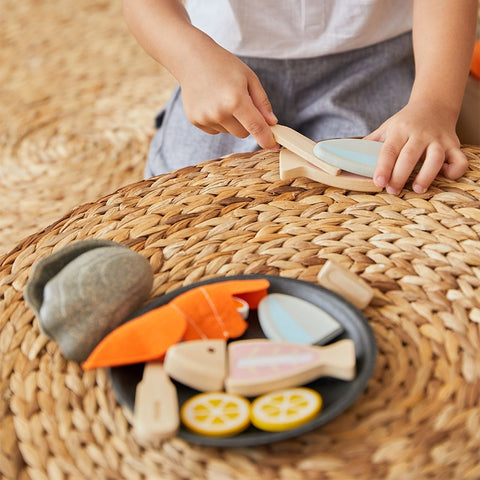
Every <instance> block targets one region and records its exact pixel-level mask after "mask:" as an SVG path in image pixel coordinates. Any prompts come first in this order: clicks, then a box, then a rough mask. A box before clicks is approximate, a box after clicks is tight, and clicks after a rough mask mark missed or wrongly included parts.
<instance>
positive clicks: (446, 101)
mask: <svg viewBox="0 0 480 480" xmlns="http://www.w3.org/2000/svg"><path fill="white" fill-rule="evenodd" d="M477 8H478V2H477V0H455V1H452V0H415V1H414V15H413V46H414V52H415V68H416V74H415V82H414V86H413V89H412V93H411V98H410V100H411V101H413V102H415V101H422V102H424V101H432V103H435V104H437V105H442V106H443V107H444V108H445V109H447V110H450V113H451V115H452V119H453V121H454V122H456V120H457V117H458V114H459V111H460V107H461V104H462V98H463V94H464V90H465V84H466V80H467V76H468V70H469V66H470V62H471V58H472V52H473V45H474V40H475V27H476V19H477Z"/></svg>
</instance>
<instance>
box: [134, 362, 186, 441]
mask: <svg viewBox="0 0 480 480" xmlns="http://www.w3.org/2000/svg"><path fill="white" fill-rule="evenodd" d="M133 421H134V427H135V434H136V435H137V438H138V439H139V440H140V441H142V442H149V441H153V440H164V439H167V438H170V437H173V436H174V435H175V434H176V433H177V430H178V427H179V425H180V418H179V413H178V398H177V389H176V388H175V385H174V384H173V383H172V381H171V380H170V378H169V377H168V376H167V374H166V373H165V370H164V369H163V366H162V364H161V363H160V362H149V363H147V364H145V368H144V370H143V377H142V380H141V382H140V383H138V385H137V389H136V393H135V408H134V411H133Z"/></svg>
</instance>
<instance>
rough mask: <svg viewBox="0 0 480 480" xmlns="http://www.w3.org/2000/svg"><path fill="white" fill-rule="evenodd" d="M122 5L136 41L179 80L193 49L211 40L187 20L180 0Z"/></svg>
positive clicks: (141, 0) (138, 0) (142, 0)
mask: <svg viewBox="0 0 480 480" xmlns="http://www.w3.org/2000/svg"><path fill="white" fill-rule="evenodd" d="M123 9H124V16H125V20H126V23H127V26H128V28H129V29H130V31H131V32H132V34H133V35H134V36H135V38H136V39H137V41H138V43H139V44H140V45H141V46H142V48H143V49H144V50H145V51H146V52H147V53H148V54H149V55H150V56H151V57H152V58H154V59H155V60H156V61H157V62H159V63H160V64H162V65H163V66H164V67H165V68H166V69H167V70H168V71H169V72H170V73H171V74H172V75H173V76H174V77H175V78H176V79H177V80H179V81H180V79H181V77H182V74H183V72H184V70H185V68H184V67H185V63H186V62H187V59H188V57H191V56H192V52H193V51H194V49H201V48H202V46H205V47H207V46H210V45H211V44H212V43H214V42H213V40H212V39H211V38H210V37H208V36H207V35H205V34H204V33H203V32H202V31H200V30H198V29H197V28H195V27H194V26H193V25H192V24H191V23H190V18H189V16H188V13H187V11H186V10H185V8H184V6H183V3H182V2H181V1H180V0H124V2H123Z"/></svg>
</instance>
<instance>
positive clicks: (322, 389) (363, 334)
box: [109, 275, 377, 447]
mask: <svg viewBox="0 0 480 480" xmlns="http://www.w3.org/2000/svg"><path fill="white" fill-rule="evenodd" d="M254 278H264V279H266V280H268V281H269V282H270V287H269V289H268V293H285V294H288V295H293V296H296V297H299V298H303V299H304V300H306V301H308V302H310V303H313V304H314V305H316V306H318V307H320V308H322V309H323V310H325V311H326V312H327V313H329V314H330V315H331V316H332V317H333V318H335V319H336V320H337V321H338V322H340V323H341V324H342V325H343V327H344V329H345V331H344V333H343V334H342V335H340V336H338V337H337V338H335V339H334V340H333V342H335V341H338V340H340V339H342V338H351V339H352V340H353V341H354V343H355V353H356V363H357V365H356V366H357V372H356V376H355V378H354V379H353V380H352V381H350V382H347V381H343V380H338V379H334V378H330V377H322V378H319V379H317V380H315V381H313V382H311V383H309V384H308V385H306V386H307V387H309V388H312V389H314V390H316V391H317V392H318V393H320V395H321V396H322V399H323V408H322V410H321V411H320V413H319V414H318V415H317V416H316V417H315V418H314V419H313V420H311V421H310V422H308V423H306V424H304V425H302V426H300V427H297V428H294V429H291V430H286V431H283V432H265V431H262V430H259V429H257V428H255V427H253V426H250V427H248V429H247V430H245V431H244V432H242V433H240V434H238V435H235V436H231V437H221V438H217V437H207V436H203V435H198V434H196V433H193V432H191V431H190V430H188V429H186V428H185V427H184V426H183V425H181V426H180V429H179V432H178V436H179V437H181V438H183V439H185V440H186V441H188V442H191V443H196V444H201V445H208V446H215V447H245V446H253V445H262V444H268V443H273V442H278V441H281V440H286V439H289V438H293V437H296V436H298V435H300V434H303V433H306V432H309V431H311V430H313V429H315V428H317V427H319V426H321V425H324V424H325V423H327V422H329V421H330V420H332V419H333V418H335V417H336V416H338V415H340V413H342V412H343V411H344V410H346V409H347V408H348V407H349V406H350V405H351V404H352V403H353V402H354V401H355V399H356V398H357V397H358V396H359V395H360V394H361V393H362V392H363V391H364V389H365V387H366V386H367V383H368V380H369V379H370V377H371V375H372V374H373V370H374V367H375V359H376V354H377V346H376V341H375V337H374V335H373V332H372V329H371V327H370V325H369V324H368V322H367V320H366V319H365V317H364V316H363V314H362V313H361V312H360V311H359V310H358V309H357V308H355V307H354V306H353V305H352V304H351V303H349V302H347V301H346V300H345V299H344V298H342V297H340V296H339V295H337V294H335V293H333V292H332V291H330V290H327V289H326V288H323V287H320V286H318V285H316V284H314V283H309V282H304V281H301V280H296V279H292V278H284V277H276V276H272V275H236V276H231V277H218V278H213V279H209V280H205V281H203V282H199V283H196V284H193V285H189V286H187V287H183V288H180V289H178V290H175V291H173V292H170V293H168V294H165V295H162V296H160V297H157V298H156V299H154V300H152V301H151V302H150V303H148V304H147V305H146V306H145V307H144V308H142V310H140V311H138V312H136V313H135V317H136V316H139V315H141V314H143V313H145V312H147V311H149V310H152V309H154V308H157V307H160V306H162V305H165V304H167V303H168V302H170V300H172V299H173V298H174V297H176V296H177V295H180V294H181V293H184V292H186V291H187V290H190V289H192V288H195V287H198V286H200V285H206V284H210V283H216V282H223V281H226V280H246V279H254ZM130 318H131V317H130ZM248 324H249V326H248V329H247V331H246V332H245V334H244V335H243V337H241V338H242V339H244V338H262V337H264V334H263V333H262V330H261V328H260V325H259V322H258V318H257V312H256V310H251V311H250V314H249V317H248ZM143 366H144V364H143V363H142V364H135V365H127V366H122V367H114V368H111V369H109V375H110V380H111V384H112V387H113V390H114V392H115V394H116V396H117V399H118V401H119V402H120V403H121V404H122V405H124V406H126V407H128V408H129V409H130V410H133V407H134V404H135V390H136V387H137V384H138V382H140V380H141V379H142V375H143ZM174 383H175V385H176V387H177V392H178V402H179V407H181V405H182V404H183V403H184V402H185V401H186V400H188V399H189V398H190V397H192V396H193V395H196V394H198V393H199V392H198V391H197V390H194V389H192V388H189V387H186V386H185V385H183V384H181V383H178V382H174Z"/></svg>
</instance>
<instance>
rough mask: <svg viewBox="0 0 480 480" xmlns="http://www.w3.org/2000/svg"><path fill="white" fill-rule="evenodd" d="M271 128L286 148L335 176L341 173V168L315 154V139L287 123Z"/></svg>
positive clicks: (278, 140) (276, 138) (277, 139)
mask: <svg viewBox="0 0 480 480" xmlns="http://www.w3.org/2000/svg"><path fill="white" fill-rule="evenodd" d="M271 129H272V132H273V136H274V137H275V140H276V141H277V142H278V143H279V144H280V145H283V146H284V147H285V148H286V149H288V150H290V151H291V152H293V153H295V154H296V155H298V156H300V157H302V158H303V159H304V160H306V161H307V162H310V163H311V164H312V165H315V166H316V167H319V168H320V169H322V170H323V171H324V172H326V173H328V174H329V175H334V176H335V175H339V174H340V173H341V169H340V168H338V167H336V166H334V165H330V164H329V163H327V162H324V161H323V160H322V159H321V158H318V157H317V156H316V155H315V153H314V151H313V150H314V148H315V142H314V141H313V140H310V139H309V138H308V137H306V136H305V135H302V134H301V133H299V132H296V131H295V130H293V129H292V128H289V127H286V126H285V125H278V124H277V125H273V126H272V127H271Z"/></svg>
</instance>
